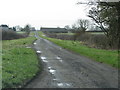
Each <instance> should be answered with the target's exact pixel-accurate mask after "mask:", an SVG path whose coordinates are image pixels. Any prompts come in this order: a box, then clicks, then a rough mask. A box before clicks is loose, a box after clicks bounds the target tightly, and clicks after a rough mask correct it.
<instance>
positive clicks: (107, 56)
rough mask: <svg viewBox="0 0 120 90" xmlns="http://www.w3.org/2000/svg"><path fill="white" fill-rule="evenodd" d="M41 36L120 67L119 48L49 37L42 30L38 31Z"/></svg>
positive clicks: (84, 54)
mask: <svg viewBox="0 0 120 90" xmlns="http://www.w3.org/2000/svg"><path fill="white" fill-rule="evenodd" d="M38 33H39V35H40V37H42V38H45V39H47V40H50V41H52V42H53V43H55V44H57V45H59V46H61V47H63V48H65V49H68V50H71V51H73V52H76V53H78V54H80V55H83V56H86V57H89V58H91V59H93V60H96V61H98V62H101V63H105V64H109V65H111V66H113V67H116V68H120V66H119V65H118V52H117V50H113V51H112V50H103V49H96V48H90V47H88V46H85V45H83V44H82V42H80V41H71V40H60V39H55V38H48V37H45V36H44V35H43V33H42V32H38Z"/></svg>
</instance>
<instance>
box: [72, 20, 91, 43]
mask: <svg viewBox="0 0 120 90" xmlns="http://www.w3.org/2000/svg"><path fill="white" fill-rule="evenodd" d="M88 27H89V21H88V20H85V19H79V20H77V22H76V23H75V24H73V25H72V32H74V33H75V35H74V41H75V40H76V39H77V37H79V36H80V35H82V34H84V33H85V31H86V30H87V29H88Z"/></svg>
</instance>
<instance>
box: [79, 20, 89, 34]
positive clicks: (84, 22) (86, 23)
mask: <svg viewBox="0 0 120 90" xmlns="http://www.w3.org/2000/svg"><path fill="white" fill-rule="evenodd" d="M77 24H78V28H79V29H80V30H81V31H83V32H85V31H86V30H87V29H88V26H89V21H88V20H84V19H79V20H78V21H77Z"/></svg>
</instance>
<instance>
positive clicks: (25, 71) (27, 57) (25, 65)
mask: <svg viewBox="0 0 120 90" xmlns="http://www.w3.org/2000/svg"><path fill="white" fill-rule="evenodd" d="M34 40H35V38H34V37H27V38H24V39H16V40H5V41H3V42H2V46H3V47H2V49H3V51H2V87H3V88H16V87H21V86H22V85H23V84H24V83H25V82H26V81H28V80H30V79H31V78H32V77H34V76H35V75H36V73H37V72H38V71H39V70H40V68H39V62H38V58H37V55H36V53H35V51H34V50H33V49H32V48H26V47H27V46H29V45H31V44H32V42H33V41H34Z"/></svg>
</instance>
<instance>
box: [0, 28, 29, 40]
mask: <svg viewBox="0 0 120 90" xmlns="http://www.w3.org/2000/svg"><path fill="white" fill-rule="evenodd" d="M0 33H2V40H12V39H19V38H25V37H26V36H27V35H26V34H18V33H16V32H15V31H12V30H9V31H1V30H0Z"/></svg>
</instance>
